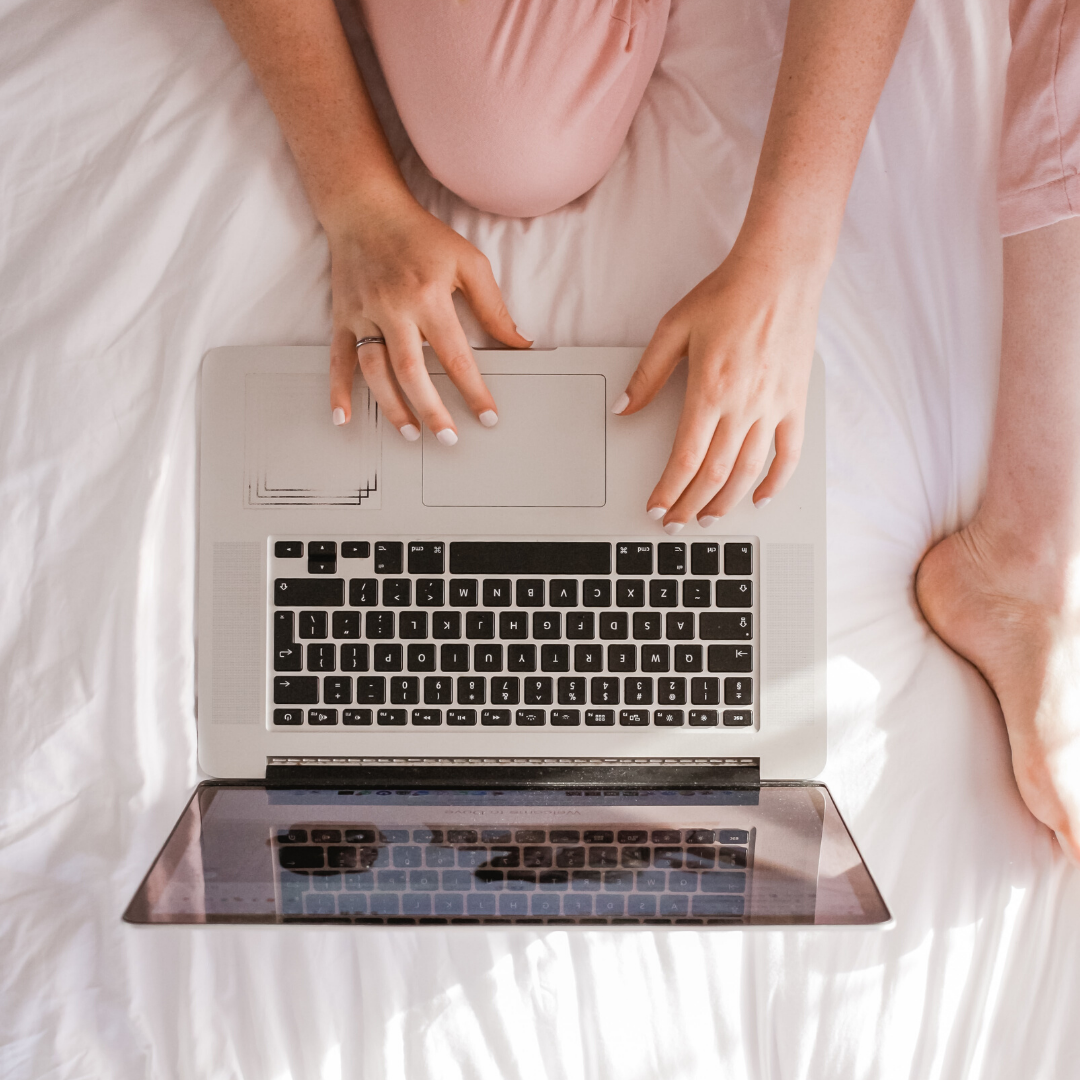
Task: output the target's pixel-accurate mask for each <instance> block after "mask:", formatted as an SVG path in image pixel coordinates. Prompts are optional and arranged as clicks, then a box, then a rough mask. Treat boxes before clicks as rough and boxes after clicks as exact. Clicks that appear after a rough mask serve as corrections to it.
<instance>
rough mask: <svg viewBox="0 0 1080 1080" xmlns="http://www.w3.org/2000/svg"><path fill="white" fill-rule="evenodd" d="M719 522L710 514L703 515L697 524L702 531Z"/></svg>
mask: <svg viewBox="0 0 1080 1080" xmlns="http://www.w3.org/2000/svg"><path fill="white" fill-rule="evenodd" d="M719 520H720V519H719V518H718V517H713V515H712V514H704V515H702V516H701V517H699V518H698V519H697V523H698V524H699V525H700V526H701V527H702V528H703V529H711V528H712V527H713V526H714V525H715V524H716V523H717V522H718V521H719Z"/></svg>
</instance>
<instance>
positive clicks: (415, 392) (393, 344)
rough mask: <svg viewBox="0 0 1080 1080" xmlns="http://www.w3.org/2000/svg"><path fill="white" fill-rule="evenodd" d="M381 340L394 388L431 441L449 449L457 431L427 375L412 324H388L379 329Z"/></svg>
mask: <svg viewBox="0 0 1080 1080" xmlns="http://www.w3.org/2000/svg"><path fill="white" fill-rule="evenodd" d="M383 337H385V338H386V348H387V351H388V352H389V353H390V366H391V368H392V369H393V372H394V375H395V376H396V377H397V381H398V385H399V386H400V387H401V389H402V390H403V391H404V392H405V395H406V396H407V397H408V399H409V401H410V402H411V403H412V406H413V408H414V409H415V410H416V412H417V413H418V414H419V416H420V419H421V420H423V421H424V423H425V424H427V426H428V427H429V428H430V429H431V430H432V431H433V432H434V433H435V438H437V439H438V440H439V442H441V443H443V444H445V445H446V446H453V445H454V443H456V442H457V439H458V437H457V429H456V428H455V427H454V421H453V420H452V419H451V417H450V413H449V411H448V410H447V408H446V406H445V405H444V404H443V402H442V398H440V397H439V392H438V391H437V390H436V389H435V384H434V383H433V382H432V381H431V376H430V375H429V374H428V370H427V365H426V364H425V363H424V347H423V343H422V339H421V337H420V330H419V329H418V328H417V327H416V326H415V325H413V324H412V323H392V324H390V325H388V326H385V327H383Z"/></svg>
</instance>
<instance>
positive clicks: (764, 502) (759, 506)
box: [754, 495, 772, 510]
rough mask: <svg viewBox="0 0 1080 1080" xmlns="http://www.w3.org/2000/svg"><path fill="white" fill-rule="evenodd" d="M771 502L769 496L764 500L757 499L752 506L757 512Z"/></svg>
mask: <svg viewBox="0 0 1080 1080" xmlns="http://www.w3.org/2000/svg"><path fill="white" fill-rule="evenodd" d="M771 502H772V496H771V495H770V496H768V497H766V498H764V499H758V501H757V502H756V503H754V506H755V507H757V509H758V510H764V509H765V507H766V506H768V505H769V503H771Z"/></svg>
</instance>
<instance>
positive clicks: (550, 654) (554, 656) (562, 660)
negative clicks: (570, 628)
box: [540, 645, 570, 671]
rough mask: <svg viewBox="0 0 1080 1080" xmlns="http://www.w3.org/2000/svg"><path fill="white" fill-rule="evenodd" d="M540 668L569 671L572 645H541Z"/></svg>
mask: <svg viewBox="0 0 1080 1080" xmlns="http://www.w3.org/2000/svg"><path fill="white" fill-rule="evenodd" d="M540 670H541V671H569V670H570V646H569V645H541V646H540Z"/></svg>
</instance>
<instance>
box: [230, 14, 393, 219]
mask: <svg viewBox="0 0 1080 1080" xmlns="http://www.w3.org/2000/svg"><path fill="white" fill-rule="evenodd" d="M214 2H215V5H216V7H217V9H218V11H219V12H220V13H221V17H222V19H223V20H224V22H225V25H226V27H227V28H228V30H229V33H230V34H231V35H232V37H233V39H234V40H235V41H236V43H237V45H238V46H239V47H240V51H241V52H242V53H243V54H244V57H245V58H246V60H247V62H248V65H249V66H250V67H251V70H252V72H253V73H254V75H255V78H256V79H257V80H258V83H259V85H260V87H261V88H262V91H263V93H264V94H265V95H266V98H267V100H268V101H269V103H270V107H271V108H272V109H273V110H274V114H275V115H276V116H277V119H278V123H279V124H280V125H281V129H282V131H283V132H284V135H285V138H286V140H287V142H288V144H289V147H290V149H291V150H292V153H293V156H294V158H295V159H296V163H297V165H298V167H299V169H300V174H301V177H302V179H303V182H304V187H305V189H306V190H307V193H308V198H309V199H310V200H311V204H312V207H313V208H314V210H315V214H316V216H317V217H318V218H319V220H320V222H322V224H323V226H324V227H326V228H332V227H335V226H336V225H338V224H340V223H341V222H342V221H343V220H345V219H347V218H348V216H349V214H350V213H351V212H352V210H353V208H355V206H356V205H357V203H358V202H361V203H364V204H366V205H368V206H375V205H377V204H379V203H389V202H392V201H394V200H396V199H400V198H409V197H410V196H409V194H408V188H406V186H405V182H404V180H403V179H402V177H401V173H400V171H399V170H398V167H397V163H396V162H395V161H394V157H393V155H392V154H391V152H390V147H389V145H388V144H387V142H386V136H385V135H384V134H383V130H382V127H381V125H380V124H379V120H378V117H377V116H376V115H375V110H374V108H373V107H372V104H371V99H370V98H369V97H368V93H367V90H366V88H365V87H364V83H363V80H362V79H361V77H360V73H359V71H358V70H357V68H356V62H355V61H354V59H353V55H352V51H351V49H350V48H349V43H348V40H347V39H346V37H345V31H344V30H343V29H342V26H341V20H340V19H339V18H338V14H337V11H336V10H335V8H334V4H333V0H303V2H301V3H297V2H296V0H214Z"/></svg>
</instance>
